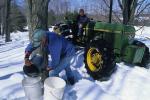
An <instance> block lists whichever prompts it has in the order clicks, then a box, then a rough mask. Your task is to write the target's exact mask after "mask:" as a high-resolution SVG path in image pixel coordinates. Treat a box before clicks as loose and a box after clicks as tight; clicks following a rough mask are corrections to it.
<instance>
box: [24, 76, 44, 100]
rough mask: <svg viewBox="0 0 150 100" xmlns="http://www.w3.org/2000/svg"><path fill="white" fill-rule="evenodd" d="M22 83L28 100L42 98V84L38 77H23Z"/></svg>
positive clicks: (40, 99)
mask: <svg viewBox="0 0 150 100" xmlns="http://www.w3.org/2000/svg"><path fill="white" fill-rule="evenodd" d="M22 85H23V88H24V91H25V95H26V97H27V98H28V100H42V98H43V85H42V83H41V78H40V77H36V78H31V77H25V78H24V79H23V80H22Z"/></svg>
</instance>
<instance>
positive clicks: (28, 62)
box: [24, 58, 33, 66]
mask: <svg viewBox="0 0 150 100" xmlns="http://www.w3.org/2000/svg"><path fill="white" fill-rule="evenodd" d="M24 62H25V65H26V66H31V65H32V64H33V63H32V62H31V61H30V60H29V58H25V59H24Z"/></svg>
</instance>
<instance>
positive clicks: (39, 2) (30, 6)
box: [26, 0, 50, 39]
mask: <svg viewBox="0 0 150 100" xmlns="http://www.w3.org/2000/svg"><path fill="white" fill-rule="evenodd" d="M26 1H27V22H28V27H29V33H30V35H29V37H30V39H31V34H32V33H33V31H34V30H35V29H37V28H41V29H44V30H48V25H47V23H48V3H49V1H50V0H26Z"/></svg>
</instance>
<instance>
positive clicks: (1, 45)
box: [0, 27, 150, 100]
mask: <svg viewBox="0 0 150 100" xmlns="http://www.w3.org/2000/svg"><path fill="white" fill-rule="evenodd" d="M135 28H136V30H138V29H139V27H135ZM11 37H12V42H8V43H5V42H4V38H3V37H1V36H0V100H27V98H26V97H25V93H24V90H23V88H22V79H23V78H24V74H23V71H22V66H23V65H24V63H23V58H24V49H25V47H26V46H27V44H28V42H29V40H28V32H14V33H12V34H11ZM135 38H136V39H138V40H140V41H142V42H144V43H145V44H146V45H147V46H148V47H149V48H150V41H149V39H150V27H143V28H142V29H140V30H138V31H137V32H136V37H135ZM83 54H84V51H83V50H79V51H77V53H76V56H75V57H74V59H72V66H71V67H72V69H73V72H74V74H76V76H77V77H76V80H77V82H76V84H75V85H73V86H70V85H67V87H66V89H65V94H64V99H63V100H149V98H150V95H149V94H150V85H149V84H150V77H149V76H150V70H149V69H145V68H142V67H139V66H133V65H129V64H128V65H127V64H125V63H124V62H121V63H117V65H116V66H117V71H116V72H115V73H113V75H112V76H111V78H110V79H109V80H108V81H104V82H99V81H95V80H93V79H92V78H91V77H90V76H89V75H88V74H87V71H86V69H85V68H84V66H85V65H84V63H83V61H84V57H83ZM63 73H64V72H62V73H61V74H62V75H63Z"/></svg>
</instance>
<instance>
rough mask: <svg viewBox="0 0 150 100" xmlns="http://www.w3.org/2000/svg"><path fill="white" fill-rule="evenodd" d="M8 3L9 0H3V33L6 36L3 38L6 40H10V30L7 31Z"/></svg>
mask: <svg viewBox="0 0 150 100" xmlns="http://www.w3.org/2000/svg"><path fill="white" fill-rule="evenodd" d="M10 3H11V0H5V2H4V34H5V35H6V38H5V41H6V42H9V41H11V40H10V31H9V15H10Z"/></svg>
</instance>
